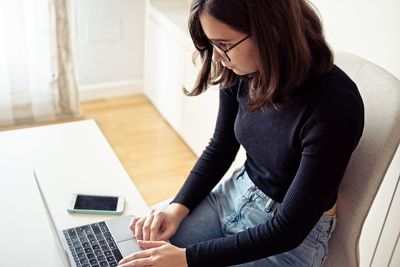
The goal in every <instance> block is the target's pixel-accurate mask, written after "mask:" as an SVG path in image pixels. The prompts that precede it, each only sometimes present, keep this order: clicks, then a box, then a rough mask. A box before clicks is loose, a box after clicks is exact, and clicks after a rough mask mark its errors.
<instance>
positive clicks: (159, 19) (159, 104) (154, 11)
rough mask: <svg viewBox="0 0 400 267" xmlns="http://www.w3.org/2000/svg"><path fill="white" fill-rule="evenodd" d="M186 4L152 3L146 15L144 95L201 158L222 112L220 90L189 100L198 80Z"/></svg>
mask: <svg viewBox="0 0 400 267" xmlns="http://www.w3.org/2000/svg"><path fill="white" fill-rule="evenodd" d="M188 16H189V13H188V6H187V3H186V2H185V1H178V0H173V1H162V0H153V1H152V0H149V1H148V2H147V12H146V40H145V64H144V92H145V94H146V96H147V97H148V98H149V99H150V101H151V102H152V103H153V104H154V106H155V107H156V108H157V109H158V110H159V112H160V113H161V115H162V116H163V117H164V118H165V119H166V120H167V122H168V123H169V124H170V125H171V126H172V127H173V128H174V129H175V131H176V132H177V133H178V134H179V135H180V136H181V137H182V138H183V140H184V141H185V142H186V143H187V144H188V145H189V147H190V148H191V149H192V150H193V151H194V153H195V154H196V155H200V153H201V152H202V151H203V149H204V148H205V146H206V145H207V143H208V141H209V139H210V138H211V136H212V133H213V130H214V126H215V119H216V115H217V112H218V90H217V89H215V88H213V89H209V90H208V91H207V92H206V93H204V94H202V95H200V96H196V97H189V96H186V95H185V94H184V93H183V88H186V89H187V90H189V91H190V90H192V89H193V85H194V82H195V79H196V76H197V70H196V67H195V66H194V65H193V63H192V61H191V59H192V54H193V52H194V50H195V48H194V46H193V44H192V41H191V40H190V37H189V34H188V32H187V18H188Z"/></svg>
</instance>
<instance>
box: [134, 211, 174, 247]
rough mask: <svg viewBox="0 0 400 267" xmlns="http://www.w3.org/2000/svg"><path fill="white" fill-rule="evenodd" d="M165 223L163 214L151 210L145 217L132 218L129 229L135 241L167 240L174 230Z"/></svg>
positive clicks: (165, 219)
mask: <svg viewBox="0 0 400 267" xmlns="http://www.w3.org/2000/svg"><path fill="white" fill-rule="evenodd" d="M167 221H168V220H167V217H166V214H165V213H164V212H159V211H154V210H151V211H150V212H149V214H148V215H147V216H146V217H141V218H136V217H133V218H132V219H131V222H130V224H129V228H130V229H131V231H132V232H133V234H134V235H135V236H136V239H137V240H146V241H157V240H167V239H169V238H170V237H171V236H172V235H173V234H174V232H175V228H176V227H174V226H173V224H170V223H168V222H167Z"/></svg>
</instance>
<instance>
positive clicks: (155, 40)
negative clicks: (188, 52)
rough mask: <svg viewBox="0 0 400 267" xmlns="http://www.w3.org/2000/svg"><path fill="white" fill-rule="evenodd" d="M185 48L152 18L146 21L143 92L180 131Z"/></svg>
mask: <svg viewBox="0 0 400 267" xmlns="http://www.w3.org/2000/svg"><path fill="white" fill-rule="evenodd" d="M181 51H182V45H181V44H180V42H179V40H177V39H176V38H175V36H174V35H173V34H172V33H171V32H170V31H168V30H167V29H166V28H165V27H163V25H161V24H160V23H159V21H157V20H155V19H154V17H153V16H149V17H148V18H147V24H146V47H145V71H144V77H145V78H144V79H145V86H144V92H145V94H146V95H147V96H148V98H149V99H150V100H151V101H152V102H153V104H154V106H155V107H156V108H157V109H158V110H159V112H160V113H161V114H162V115H163V116H164V117H165V119H166V120H167V121H168V123H169V124H170V125H171V126H172V127H173V128H174V129H175V130H176V131H179V127H180V124H181V121H180V114H181V111H182V110H181V105H182V95H183V93H182V86H183V85H182V81H183V80H182V76H183V72H184V71H183V67H184V66H183V55H182V52H181Z"/></svg>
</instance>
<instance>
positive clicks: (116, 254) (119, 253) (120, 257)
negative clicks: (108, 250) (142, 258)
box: [112, 249, 123, 262]
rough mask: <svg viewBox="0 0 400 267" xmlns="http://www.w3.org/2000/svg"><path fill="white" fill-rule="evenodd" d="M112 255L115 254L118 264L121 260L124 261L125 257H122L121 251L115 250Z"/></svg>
mask: <svg viewBox="0 0 400 267" xmlns="http://www.w3.org/2000/svg"><path fill="white" fill-rule="evenodd" d="M112 253H113V254H114V257H115V259H116V262H119V261H120V260H122V258H123V257H122V255H121V252H120V251H119V249H113V250H112Z"/></svg>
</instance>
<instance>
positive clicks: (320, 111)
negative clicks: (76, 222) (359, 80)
mask: <svg viewBox="0 0 400 267" xmlns="http://www.w3.org/2000/svg"><path fill="white" fill-rule="evenodd" d="M189 27H190V33H191V37H192V39H193V42H194V44H195V46H196V48H197V50H198V51H199V54H200V56H201V62H202V64H203V66H202V69H201V71H200V74H199V78H198V80H197V84H196V85H195V88H194V90H193V92H192V93H191V94H192V95H197V94H200V93H201V92H203V91H204V90H206V88H207V87H208V86H209V85H210V84H220V85H221V88H223V89H221V90H220V107H219V113H218V118H217V123H216V127H215V132H214V135H213V138H212V139H211V141H210V144H209V145H208V146H207V148H206V149H205V151H204V152H203V154H202V155H201V157H200V158H199V160H198V161H197V163H196V165H195V166H194V168H193V170H192V171H191V173H190V175H189V177H188V179H187V181H186V182H185V184H184V185H183V187H182V189H181V190H180V192H179V193H178V195H177V196H176V197H175V199H174V200H173V201H172V203H171V204H170V205H169V206H168V208H166V209H165V210H164V211H152V212H150V214H149V215H148V216H146V217H144V218H134V219H133V220H132V222H131V225H130V227H131V229H132V231H133V232H134V233H135V234H136V235H137V238H138V240H142V241H138V242H139V245H140V246H141V247H143V248H145V250H144V251H142V252H139V253H136V254H132V255H131V256H128V257H127V258H125V259H123V260H122V261H121V264H122V266H169V267H179V266H231V265H239V266H321V265H322V263H323V261H324V259H325V258H326V257H327V253H328V239H329V237H330V235H331V233H332V231H333V230H334V226H335V222H336V216H335V209H336V204H335V203H336V197H337V192H338V186H339V184H340V181H341V179H342V177H343V174H344V171H345V169H346V166H347V164H348V162H349V159H350V156H351V154H352V152H353V150H354V148H355V147H356V145H357V143H358V141H359V139H360V137H361V134H362V129H363V123H364V119H363V118H364V111H363V103H362V99H361V97H360V95H359V92H358V90H357V87H356V85H355V84H354V83H353V82H352V81H351V80H350V78H349V77H348V76H347V75H346V74H345V73H344V72H342V71H341V70H340V69H339V68H338V67H337V66H335V65H333V63H332V62H333V55H332V52H331V50H330V49H329V47H328V45H327V44H326V42H325V39H324V37H323V34H322V26H321V22H320V20H319V18H318V16H317V15H316V13H315V11H314V10H313V8H312V7H311V6H310V4H309V3H308V2H306V1H305V0H279V1H273V0H195V1H193V3H192V6H191V16H190V19H189ZM240 145H242V146H243V147H244V149H245V150H246V155H247V158H246V162H245V164H244V166H243V168H241V169H239V170H237V171H236V172H235V173H234V174H233V175H232V177H231V178H230V179H227V180H222V181H220V180H221V177H222V176H223V175H224V173H225V172H226V171H227V170H228V168H229V167H230V165H231V163H232V162H233V160H234V158H235V156H236V153H237V151H238V149H239V146H240ZM165 240H170V241H171V244H170V243H168V242H165Z"/></svg>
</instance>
